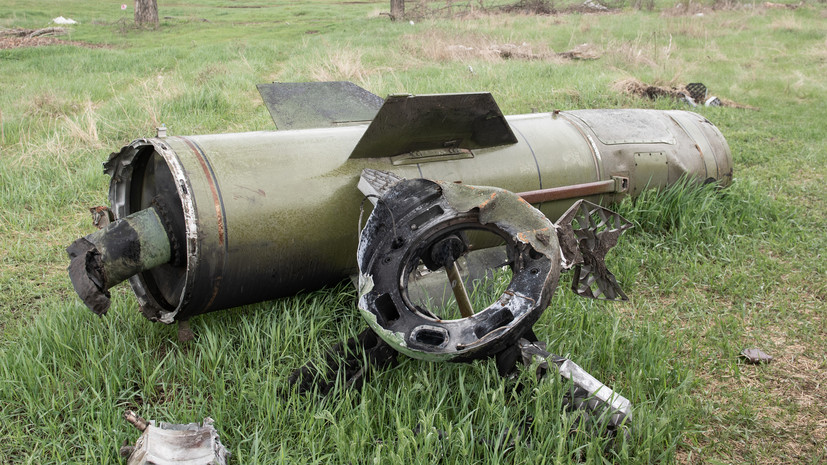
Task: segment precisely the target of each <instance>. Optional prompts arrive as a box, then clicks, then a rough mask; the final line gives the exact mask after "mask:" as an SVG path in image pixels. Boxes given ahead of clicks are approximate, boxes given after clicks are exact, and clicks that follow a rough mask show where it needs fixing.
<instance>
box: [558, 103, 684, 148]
mask: <svg viewBox="0 0 827 465" xmlns="http://www.w3.org/2000/svg"><path fill="white" fill-rule="evenodd" d="M566 114H567V115H573V116H575V117H577V118H578V119H579V120H580V121H582V122H583V123H584V124H585V125H586V126H588V127H589V128H591V130H592V131H594V134H595V135H596V136H597V138H598V139H600V142H603V143H604V144H606V145H617V144H674V143H675V135H674V134H672V131H670V130H669V127H667V126H666V124H665V123H664V121H663V112H661V111H657V110H600V111H589V110H584V111H568V112H566Z"/></svg>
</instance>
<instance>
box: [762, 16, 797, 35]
mask: <svg viewBox="0 0 827 465" xmlns="http://www.w3.org/2000/svg"><path fill="white" fill-rule="evenodd" d="M769 28H770V29H772V30H774V31H788V32H795V31H800V30H801V29H802V28H803V26H802V25H801V20H799V19H798V18H796V17H795V16H794V15H793V14H792V13H787V14H784V15H783V16H781V17H779V18H776V19H774V20H773V21H772V22H771V23H770V25H769Z"/></svg>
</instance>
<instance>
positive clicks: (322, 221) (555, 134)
mask: <svg viewBox="0 0 827 465" xmlns="http://www.w3.org/2000/svg"><path fill="white" fill-rule="evenodd" d="M506 119H507V122H508V124H509V126H510V127H511V129H512V130H513V132H514V134H515V136H516V138H517V140H518V142H517V143H515V144H511V145H504V146H499V147H493V148H484V149H475V150H465V149H463V150H456V149H446V150H429V151H423V152H411V153H407V154H395V153H394V154H376V156H375V157H372V158H364V157H362V158H356V157H351V156H350V154H351V152H352V151H353V149H354V147H355V146H356V144H357V142H359V140H360V138H361V137H362V135H363V134H364V133H365V130H366V128H367V125H352V126H340V127H330V128H317V129H302V130H288V131H273V132H254V133H241V134H222V135H206V136H187V137H166V138H162V139H158V138H155V139H140V140H136V141H134V142H132V143H131V144H129V145H127V146H126V147H124V148H123V149H122V150H121V151H120V152H117V153H113V154H112V156H111V157H110V159H109V161H107V163H106V164H105V169H106V172H107V173H108V174H110V175H111V176H112V181H111V184H110V192H109V198H110V202H111V204H112V211H113V212H114V213H115V216H116V217H117V218H123V217H126V216H128V215H130V214H133V213H135V212H138V211H140V210H143V209H146V208H149V207H150V206H151V204H152V201H153V199H156V198H158V197H162V198H164V199H165V202H164V204H165V205H166V209H167V210H168V211H166V212H165V214H164V215H163V216H165V217H166V218H170V219H169V220H168V221H167V223H168V224H167V227H168V228H169V229H170V230H171V231H170V237H171V238H172V239H171V243H172V248H173V249H174V250H173V251H172V253H171V255H172V256H173V257H178V258H177V259H175V258H173V259H172V260H170V261H169V262H167V263H165V264H163V265H160V266H157V267H155V268H153V269H151V270H147V271H143V272H141V273H138V274H136V275H135V276H133V277H131V278H130V284H131V285H132V288H133V290H134V291H135V294H136V295H137V297H138V299H139V303H140V304H141V307H142V309H143V312H144V314H145V315H146V316H147V317H148V318H150V319H152V320H156V321H162V322H165V323H171V322H173V321H175V320H186V319H188V318H190V317H191V316H193V315H197V314H200V313H205V312H209V311H213V310H219V309H223V308H229V307H235V306H239V305H243V304H247V303H252V302H259V301H263V300H268V299H272V298H275V297H280V296H285V295H290V294H293V293H295V292H298V291H300V290H311V289H316V288H319V287H321V286H324V285H327V284H331V283H335V282H338V281H340V280H342V279H343V278H345V277H347V276H349V275H351V274H353V273H354V272H355V269H356V247H357V236H358V230H359V227H360V225H357V220H358V218H359V212H360V205H366V204H365V203H364V202H363V195H362V194H361V193H360V192H359V190H358V189H357V187H356V185H357V182H358V179H359V176H360V173H361V172H362V170H363V169H364V168H374V169H379V170H385V171H391V172H394V173H396V174H397V175H399V176H401V177H404V178H419V177H424V178H429V179H438V180H443V181H455V182H463V183H467V184H474V185H489V186H496V187H501V188H504V189H507V190H510V191H512V192H517V193H522V192H529V191H533V192H539V193H538V194H537V197H536V198H537V199H539V200H537V201H536V203H535V205H536V206H538V207H539V208H540V209H541V211H543V213H545V214H546V215H547V216H548V217H549V218H552V219H556V218H557V216H559V215H560V214H562V213H563V212H564V211H565V209H566V208H568V207H569V206H570V205H571V204H572V202H573V201H574V200H575V198H582V197H585V198H588V199H590V200H592V201H594V202H600V203H604V204H605V203H608V202H613V201H617V200H619V199H621V198H622V197H624V196H627V195H636V194H637V193H639V192H640V191H641V190H643V189H645V188H647V187H650V188H651V187H665V186H667V185H669V184H671V183H673V182H675V181H677V180H678V179H680V178H681V177H682V176H689V177H691V178H694V179H697V180H698V181H699V182H705V181H707V180H714V181H717V182H719V183H720V184H721V185H724V186H725V185H728V184H729V183H730V182H731V177H732V161H731V156H730V152H729V148H728V146H727V144H726V141H725V140H724V138H723V136H721V134H720V132H718V130H717V129H716V128H715V127H714V126H713V125H712V124H711V123H709V121H707V120H706V119H705V118H703V117H702V116H700V115H697V114H695V113H690V112H684V111H654V110H583V111H572V112H555V113H542V114H540V113H538V114H530V115H518V116H511V117H507V118H506ZM624 128H626V129H628V130H626V131H624ZM572 185H575V186H579V187H578V188H571V189H570V188H568V187H566V186H572ZM533 198H535V197H533ZM532 202H533V201H532ZM365 208H369V207H367V206H365ZM366 213H367V212H366Z"/></svg>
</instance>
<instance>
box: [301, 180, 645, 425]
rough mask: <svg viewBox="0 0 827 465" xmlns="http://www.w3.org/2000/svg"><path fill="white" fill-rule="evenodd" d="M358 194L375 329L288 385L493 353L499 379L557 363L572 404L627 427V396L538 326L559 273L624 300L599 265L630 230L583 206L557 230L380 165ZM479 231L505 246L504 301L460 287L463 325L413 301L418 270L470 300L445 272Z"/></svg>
mask: <svg viewBox="0 0 827 465" xmlns="http://www.w3.org/2000/svg"><path fill="white" fill-rule="evenodd" d="M360 188H361V189H362V191H363V192H365V193H366V195H368V196H369V198H371V200H373V203H374V205H375V208H374V210H373V212H372V213H371V215H370V218H369V219H368V221H367V223H366V224H365V227H364V228H363V229H362V233H361V236H360V241H359V249H358V250H359V251H358V261H359V267H360V273H359V309H360V311H361V312H362V315H363V316H364V317H365V319H366V320H367V322H368V324H369V326H370V327H371V329H372V330H371V329H368V330H365V331H363V332H362V333H361V334H360V335H359V336H358V337H357V338H354V339H351V340H349V341H348V342H347V344H346V345H341V344H340V345H337V346H334V348H333V349H331V350H330V351H329V352H328V354H327V359H326V361H325V368H326V375H325V374H324V373H323V371H324V370H319V369H317V368H316V367H315V365H314V364H313V363H312V362H310V363H308V364H307V365H305V366H304V367H302V368H301V369H299V370H296V372H294V373H293V375H292V376H291V379H290V383H291V385H298V389H299V390H300V391H308V390H311V389H314V387H315V388H316V389H318V390H319V391H320V392H322V393H327V392H329V390H330V389H331V388H332V386H333V384H332V383H331V382H330V381H329V380H330V379H335V377H336V374H337V373H341V372H344V376H345V379H346V380H347V382H346V385H347V386H351V385H353V386H356V387H361V382H362V381H363V377H362V374H363V373H365V371H366V370H367V369H369V368H370V367H371V366H373V367H384V366H389V365H391V364H393V363H395V360H396V357H395V353H394V350H396V351H399V352H401V353H403V354H406V355H409V356H411V357H414V358H420V359H424V360H447V361H453V362H467V361H471V360H474V359H480V358H487V357H494V358H495V359H496V361H497V368H498V371H499V373H500V375H502V376H509V375H511V374H512V373H514V371H515V370H516V369H517V367H518V365H519V362H520V361H522V365H524V366H531V365H532V364H534V363H536V364H537V378H538V380H539V379H542V378H543V377H544V376H545V374H546V373H547V372H548V371H549V370H550V366H552V365H553V366H554V367H555V368H556V369H557V372H558V373H559V374H560V376H561V377H562V378H564V379H566V380H569V381H570V382H571V383H572V390H571V392H570V393H569V396H568V400H567V403H566V404H567V405H568V406H569V407H570V408H572V409H577V410H583V411H586V412H588V413H589V416H590V418H591V419H592V420H594V421H593V422H596V423H597V424H601V425H603V426H604V427H605V428H606V429H607V430H608V431H609V432H610V434H615V433H616V432H617V431H618V430H619V429H620V428H622V427H624V425H625V424H626V422H628V421H630V420H631V404H630V403H629V401H628V400H627V399H626V398H624V397H623V396H621V395H620V394H618V393H616V392H614V391H613V390H612V389H611V388H609V387H607V386H606V385H604V384H603V383H601V382H600V381H598V380H597V379H596V378H594V377H593V376H591V375H590V374H589V373H587V372H586V371H585V370H583V369H582V368H581V367H580V366H579V365H577V364H576V363H574V362H572V361H571V360H569V359H566V358H563V357H559V356H557V355H554V354H551V353H549V352H547V351H546V349H545V347H546V346H545V344H544V343H543V342H540V341H537V338H536V337H535V335H534V332H533V331H532V326H533V325H534V323H535V322H536V320H537V318H538V317H539V316H540V314H542V312H543V311H544V310H545V308H546V307H547V306H548V302H549V299H550V296H551V294H552V293H553V292H554V289H555V287H556V284H557V280H558V277H559V274H560V272H561V271H562V270H568V269H572V268H574V269H575V270H578V272H579V271H580V270H581V269H584V268H586V265H584V264H589V266H590V267H589V268H588V269H589V270H598V271H597V272H596V273H585V274H583V276H584V278H583V279H584V281H583V282H584V283H585V284H584V285H587V286H586V288H587V289H589V291H588V292H586V291H584V290H583V289H582V287H583V285H578V284H577V283H578V281H576V282H575V286H574V287H573V290H574V291H575V292H576V293H577V294H578V295H583V296H587V297H599V296H605V297H604V298H607V299H609V298H611V299H619V298H621V296H622V298H625V294H623V292H622V291H621V290H620V288H619V286H618V285H617V282H616V280H615V279H614V277H613V276H612V275H611V273H609V272H608V270H606V268H605V264H604V263H603V259H604V257H605V254H606V252H607V251H608V249H609V248H611V247H612V246H614V245H615V244H616V243H617V238H618V236H619V235H620V234H622V233H623V232H624V231H625V230H626V229H628V228H629V227H631V224H630V223H629V222H628V221H626V220H624V219H623V218H622V217H620V216H619V215H617V214H616V213H614V212H611V211H609V210H606V209H604V208H603V207H600V206H598V205H594V204H590V203H588V202H585V201H579V202H577V203H576V204H575V205H574V206H572V208H571V209H570V210H569V211H568V212H566V213H565V214H564V215H563V216H562V217H561V218H560V220H559V221H558V223H557V224H552V223H551V222H550V221H549V220H548V219H547V218H545V217H544V216H543V215H542V214H541V213H540V212H539V211H537V210H536V209H534V208H533V207H531V206H530V205H529V204H528V203H527V202H525V200H523V199H521V198H520V197H519V196H517V195H515V194H513V193H511V192H508V191H504V190H502V189H496V188H490V187H479V186H465V185H457V184H453V183H444V182H438V181H428V180H424V179H413V180H406V179H400V178H398V177H397V176H394V175H392V174H390V173H382V172H376V171H374V170H366V171H365V173H364V174H363V176H362V180H361V182H360ZM480 231H489V232H492V233H493V234H494V235H495V236H496V237H499V238H500V239H501V240H502V241H503V242H505V245H504V246H502V247H504V249H505V253H506V256H507V258H508V260H507V262H506V264H507V266H508V267H509V268H510V269H511V273H512V276H511V279H510V282H509V285H508V287H507V289H506V290H505V292H503V293H502V295H501V296H500V297H499V299H498V300H497V301H495V302H494V303H493V304H491V305H489V306H487V307H486V308H484V309H482V310H480V311H479V312H476V310H475V309H474V308H473V307H472V306H471V303H470V302H469V301H466V302H465V304H463V303H462V302H461V298H460V295H458V293H457V292H456V289H455V296H456V298H457V301H458V304H459V307H460V310H461V316H460V317H459V318H444V317H442V316H440V314H438V313H437V312H439V310H437V311H435V310H433V309H428V308H424V307H423V306H421V304H419V303H417V302H416V301H414V300H412V299H411V294H410V290H409V287H410V286H411V285H412V276H414V275H415V274H414V273H413V272H414V270H416V269H417V268H419V267H424V268H427V269H428V270H431V271H438V270H440V269H443V270H445V271H446V273H445V274H444V276H445V277H447V278H448V279H449V280H450V281H451V283H450V284H451V287H452V288H455V284H456V283H457V282H459V283H460V284H459V287H462V288H463V293H464V284H463V281H462V279H459V278H456V277H455V276H454V275H453V274H452V273H451V272H450V271H449V270H450V269H452V268H453V267H455V266H456V263H457V262H458V260H459V259H460V257H461V256H462V255H468V254H469V253H470V252H469V251H470V250H472V249H474V247H475V240H474V239H472V238H475V234H477V235H478V233H479V232H480ZM558 236H559V237H560V241H562V242H564V243H565V246H564V247H563V248H561V247H560V245H559V244H558ZM595 264H599V265H600V267H602V268H598V267H596V266H595ZM589 276H592V277H591V278H588V277H589ZM609 278H611V279H609ZM591 286H595V287H596V288H597V291H592V288H591ZM466 297H467V296H466ZM463 306H465V307H466V308H465V309H463ZM372 331H375V332H376V334H372ZM377 335H378V336H379V337H380V338H381V339H379V338H377V337H376V336H377ZM371 336H372V337H371ZM383 340H384V341H383ZM377 347H378V349H377ZM360 353H361V354H362V356H360V355H359V354H360ZM342 357H343V359H342ZM362 360H366V361H367V364H365V363H364V362H362ZM337 362H338V365H337ZM320 375H324V376H320Z"/></svg>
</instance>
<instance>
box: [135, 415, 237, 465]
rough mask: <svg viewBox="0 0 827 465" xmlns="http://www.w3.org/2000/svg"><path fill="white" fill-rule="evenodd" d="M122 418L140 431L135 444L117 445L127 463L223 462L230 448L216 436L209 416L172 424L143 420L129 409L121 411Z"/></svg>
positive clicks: (193, 464) (209, 464)
mask: <svg viewBox="0 0 827 465" xmlns="http://www.w3.org/2000/svg"><path fill="white" fill-rule="evenodd" d="M124 418H125V419H126V421H128V422H129V423H131V424H132V425H133V426H135V428H137V429H138V430H139V431H142V432H143V434H142V435H141V437H139V438H138V441H137V442H136V443H135V446H134V447H132V446H126V445H125V446H124V447H121V450H120V454H121V456H124V457H129V458H128V459H127V465H145V464H155V465H162V464H175V463H187V464H191V465H200V464H204V465H226V464H227V459H228V458H229V456H230V452H229V451H228V450H227V448H226V447H224V445H222V444H221V441H220V440H219V438H218V431H216V429H215V428H214V427H213V420H212V419H211V418H209V417H207V418H205V419H204V423H203V424H201V425H199V424H198V423H187V424H176V423H165V422H160V423H158V426H155V421H153V420H150V421H147V420H144V419H143V418H141V417H139V416H138V415H136V414H135V412H133V411H131V410H127V411H126V412H125V413H124Z"/></svg>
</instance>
